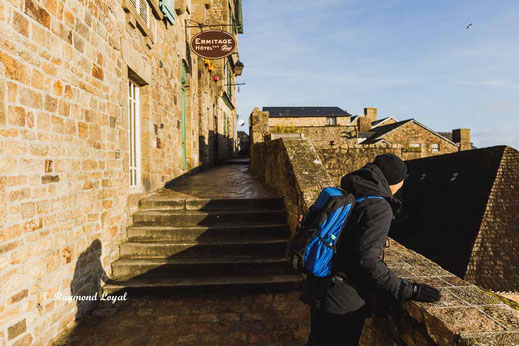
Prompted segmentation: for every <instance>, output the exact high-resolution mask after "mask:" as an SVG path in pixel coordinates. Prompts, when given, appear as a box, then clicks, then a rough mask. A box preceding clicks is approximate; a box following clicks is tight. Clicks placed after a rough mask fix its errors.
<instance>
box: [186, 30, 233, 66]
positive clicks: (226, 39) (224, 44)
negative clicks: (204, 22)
mask: <svg viewBox="0 0 519 346" xmlns="http://www.w3.org/2000/svg"><path fill="white" fill-rule="evenodd" d="M191 49H192V50H193V52H194V53H195V54H196V55H198V56H200V57H202V58H205V59H220V58H225V57H226V56H228V55H231V54H232V53H233V52H234V50H235V49H236V39H235V38H234V36H233V35H231V34H229V33H228V32H226V31H222V30H209V31H202V32H199V33H198V34H196V35H195V36H194V37H193V38H192V39H191Z"/></svg>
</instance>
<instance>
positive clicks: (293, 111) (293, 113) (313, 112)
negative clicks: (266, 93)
mask: <svg viewBox="0 0 519 346" xmlns="http://www.w3.org/2000/svg"><path fill="white" fill-rule="evenodd" d="M263 111H264V112H269V116H270V117H271V118H283V117H331V116H335V117H337V116H338V117H351V114H349V113H348V112H346V111H344V110H342V109H341V108H339V107H263Z"/></svg>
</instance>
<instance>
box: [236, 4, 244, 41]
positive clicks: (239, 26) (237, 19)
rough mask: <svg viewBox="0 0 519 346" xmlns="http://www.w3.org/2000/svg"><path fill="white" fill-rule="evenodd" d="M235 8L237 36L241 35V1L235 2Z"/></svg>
mask: <svg viewBox="0 0 519 346" xmlns="http://www.w3.org/2000/svg"><path fill="white" fill-rule="evenodd" d="M236 8H237V11H236V12H237V13H236V24H237V27H238V34H243V12H242V8H241V0H237V2H236Z"/></svg>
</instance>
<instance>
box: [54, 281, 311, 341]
mask: <svg viewBox="0 0 519 346" xmlns="http://www.w3.org/2000/svg"><path fill="white" fill-rule="evenodd" d="M298 295H299V292H295V291H292V292H284V293H256V294H236V293H235V294H232V295H231V294H204V295H200V294H199V295H186V294H184V295H177V296H171V297H144V296H134V297H132V296H130V295H129V296H128V300H127V301H125V302H116V303H115V304H113V305H112V304H111V303H109V302H99V304H98V307H97V308H96V309H95V310H94V312H93V313H92V314H91V315H90V316H89V317H87V318H86V319H85V320H84V321H83V322H82V323H80V325H79V326H78V327H76V328H75V329H74V330H73V331H72V333H71V334H70V335H69V337H68V338H67V339H66V340H64V341H63V342H62V343H60V345H90V346H91V345H118V346H119V345H249V344H260V345H304V344H305V343H306V340H307V337H308V333H309V324H310V315H309V314H310V312H309V308H308V307H307V306H306V305H304V304H303V303H301V302H300V301H299V300H298V298H297V297H298Z"/></svg>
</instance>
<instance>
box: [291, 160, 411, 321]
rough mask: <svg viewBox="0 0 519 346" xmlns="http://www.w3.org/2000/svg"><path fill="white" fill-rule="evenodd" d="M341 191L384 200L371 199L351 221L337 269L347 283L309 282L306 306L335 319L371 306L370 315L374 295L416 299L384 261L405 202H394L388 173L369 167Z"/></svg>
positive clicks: (358, 208)
mask: <svg viewBox="0 0 519 346" xmlns="http://www.w3.org/2000/svg"><path fill="white" fill-rule="evenodd" d="M341 187H342V188H343V189H344V190H346V191H349V192H351V193H352V194H354V195H355V197H362V196H380V197H383V198H384V199H379V198H376V199H365V200H364V201H362V202H359V203H357V204H356V205H355V207H354V209H353V211H352V212H351V215H350V216H349V217H348V221H347V222H348V224H347V225H346V228H345V229H344V231H343V233H342V235H341V238H340V240H339V244H338V247H337V254H336V255H335V257H334V260H333V264H332V271H333V272H334V273H341V274H343V275H342V276H345V277H346V280H345V281H344V282H343V283H332V282H330V280H323V279H318V278H311V277H307V279H306V280H305V283H304V285H303V290H302V292H301V296H300V298H301V300H303V301H304V302H306V303H308V304H310V305H312V306H315V307H318V308H320V309H323V310H325V311H327V312H329V313H333V314H345V313H347V312H351V311H355V310H358V309H360V308H362V307H364V308H366V306H367V308H368V310H369V309H370V308H371V295H372V293H373V291H374V289H379V290H382V291H385V293H389V294H390V295H391V296H393V298H395V299H399V300H400V299H407V298H409V297H411V295H412V285H411V283H410V282H409V281H407V280H404V279H401V278H399V277H398V276H397V275H396V274H395V273H394V272H392V271H391V270H390V269H389V268H388V267H387V266H386V264H385V263H384V261H383V252H384V246H385V244H386V238H387V235H388V232H389V227H390V225H391V221H392V220H393V210H396V209H398V208H399V207H400V202H399V201H398V200H396V199H395V198H394V197H393V194H392V193H391V190H390V189H389V184H388V182H387V180H386V178H385V177H384V175H383V174H382V171H381V170H380V169H379V168H378V167H377V166H376V165H374V164H367V165H366V166H364V167H363V168H361V169H360V170H358V171H355V172H352V173H350V174H348V175H346V176H344V177H343V178H342V180H341ZM382 293H383V292H382ZM366 304H367V305H366Z"/></svg>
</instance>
